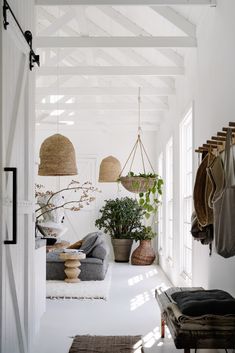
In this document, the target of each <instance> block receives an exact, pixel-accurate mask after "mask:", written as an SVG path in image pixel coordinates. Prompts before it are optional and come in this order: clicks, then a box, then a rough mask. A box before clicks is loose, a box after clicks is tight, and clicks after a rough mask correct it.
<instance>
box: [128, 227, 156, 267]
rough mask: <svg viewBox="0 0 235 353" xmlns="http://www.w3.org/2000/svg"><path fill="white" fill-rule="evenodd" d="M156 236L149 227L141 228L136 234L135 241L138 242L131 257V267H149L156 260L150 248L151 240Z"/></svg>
mask: <svg viewBox="0 0 235 353" xmlns="http://www.w3.org/2000/svg"><path fill="white" fill-rule="evenodd" d="M156 235H157V233H156V232H154V231H153V230H152V227H151V226H143V227H142V229H141V230H139V231H138V232H136V234H135V240H136V241H138V240H139V241H140V244H139V246H138V247H137V248H136V249H135V250H134V251H133V253H132V255H131V264H132V265H151V264H152V263H153V261H154V260H155V258H156V254H155V251H154V250H153V248H152V244H151V240H152V239H153V238H154V237H155V236H156Z"/></svg>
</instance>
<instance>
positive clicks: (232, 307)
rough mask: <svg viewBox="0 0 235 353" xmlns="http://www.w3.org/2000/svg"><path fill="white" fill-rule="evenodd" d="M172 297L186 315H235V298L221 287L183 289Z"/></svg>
mask: <svg viewBox="0 0 235 353" xmlns="http://www.w3.org/2000/svg"><path fill="white" fill-rule="evenodd" d="M171 297H172V299H173V300H174V301H175V302H176V304H177V306H178V308H179V309H180V311H181V312H182V313H183V314H184V315H189V316H201V315H208V314H212V315H235V299H234V298H233V297H232V296H231V295H230V294H229V293H227V292H225V291H222V290H219V289H213V290H195V291H182V292H177V293H173V294H171Z"/></svg>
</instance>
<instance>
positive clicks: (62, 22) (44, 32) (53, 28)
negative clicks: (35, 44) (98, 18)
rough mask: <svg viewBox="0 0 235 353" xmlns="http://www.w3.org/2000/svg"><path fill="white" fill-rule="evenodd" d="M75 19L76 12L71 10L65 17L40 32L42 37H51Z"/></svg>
mask: <svg viewBox="0 0 235 353" xmlns="http://www.w3.org/2000/svg"><path fill="white" fill-rule="evenodd" d="M73 17H74V12H73V11H72V10H71V9H69V11H67V12H66V13H65V14H64V15H62V16H61V17H59V18H57V19H56V20H55V21H54V22H53V23H51V24H50V25H49V26H48V27H46V28H45V29H43V30H42V31H41V32H40V35H42V36H49V35H51V34H53V33H55V32H56V31H58V30H59V29H60V28H61V27H62V26H64V25H65V24H66V23H68V22H69V21H70V20H71V19H72V18H73Z"/></svg>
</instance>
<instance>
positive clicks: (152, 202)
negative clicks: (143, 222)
mask: <svg viewBox="0 0 235 353" xmlns="http://www.w3.org/2000/svg"><path fill="white" fill-rule="evenodd" d="M151 178H154V179H155V180H154V183H153V185H152V186H150V187H149V188H148V189H147V191H146V192H140V193H139V204H140V206H141V207H143V209H144V216H145V218H146V219H148V218H150V216H151V214H153V215H156V213H157V210H158V206H159V204H160V200H159V195H160V196H161V195H162V187H163V179H162V178H160V177H159V175H157V174H154V175H153V176H152V177H151Z"/></svg>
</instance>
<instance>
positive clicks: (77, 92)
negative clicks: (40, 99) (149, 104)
mask: <svg viewBox="0 0 235 353" xmlns="http://www.w3.org/2000/svg"><path fill="white" fill-rule="evenodd" d="M36 93H37V95H40V96H47V95H66V96H67V95H71V96H103V95H105V96H106V95H107V96H135V97H137V94H138V89H137V87H61V88H51V87H48V88H47V87H38V88H37V89H36ZM173 94H175V89H172V88H170V87H158V88H154V87H153V88H145V87H142V88H141V96H166V95H173Z"/></svg>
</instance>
